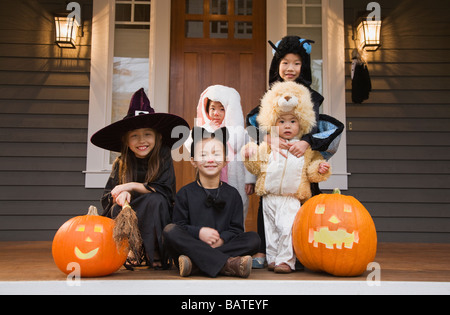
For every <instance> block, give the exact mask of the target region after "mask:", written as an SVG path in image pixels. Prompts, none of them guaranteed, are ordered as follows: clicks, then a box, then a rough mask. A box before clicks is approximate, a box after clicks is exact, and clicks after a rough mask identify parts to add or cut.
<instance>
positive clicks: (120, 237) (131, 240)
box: [113, 205, 142, 257]
mask: <svg viewBox="0 0 450 315" xmlns="http://www.w3.org/2000/svg"><path fill="white" fill-rule="evenodd" d="M114 221H115V226H114V230H113V237H114V240H115V241H116V244H122V243H123V242H124V241H128V244H129V249H130V251H132V252H133V253H134V256H135V257H140V253H141V248H142V238H141V233H140V232H139V227H138V219H137V216H136V213H135V212H134V210H133V209H131V207H130V206H129V205H125V206H124V207H123V208H122V211H121V212H120V213H119V215H118V216H117V217H116V219H115V220H114Z"/></svg>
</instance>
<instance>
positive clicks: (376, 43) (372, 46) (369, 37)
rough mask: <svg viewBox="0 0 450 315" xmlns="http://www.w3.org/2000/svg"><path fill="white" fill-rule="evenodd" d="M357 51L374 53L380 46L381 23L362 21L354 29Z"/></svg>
mask: <svg viewBox="0 0 450 315" xmlns="http://www.w3.org/2000/svg"><path fill="white" fill-rule="evenodd" d="M356 32H357V34H358V38H359V44H360V47H359V49H365V50H367V51H375V50H377V49H378V48H379V47H380V46H381V21H376V20H366V19H363V20H362V21H361V22H360V23H359V24H358V27H357V29H356Z"/></svg>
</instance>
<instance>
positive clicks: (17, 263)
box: [0, 242, 450, 295]
mask: <svg viewBox="0 0 450 315" xmlns="http://www.w3.org/2000/svg"><path fill="white" fill-rule="evenodd" d="M375 261H376V262H377V263H379V264H380V267H381V274H380V276H381V277H380V280H381V283H380V285H379V286H373V284H374V283H373V282H372V283H371V282H370V281H367V279H368V278H370V279H369V280H374V279H373V278H372V277H368V276H369V274H370V271H367V272H366V273H364V274H363V275H362V276H359V277H352V278H341V277H334V276H331V275H327V274H323V273H314V272H311V271H302V272H294V273H291V274H288V275H279V274H275V273H273V272H269V271H267V269H263V270H253V271H252V274H251V276H250V277H249V279H244V280H242V279H238V278H231V277H218V278H216V279H210V278H208V277H204V276H192V277H189V278H181V277H179V276H178V271H177V270H175V269H172V270H168V271H167V270H166V271H157V270H154V269H147V268H136V270H135V271H128V270H126V269H125V268H121V269H120V270H119V271H118V272H116V273H114V274H112V275H110V276H107V277H103V278H93V279H83V280H82V281H81V285H80V286H77V285H75V286H72V285H73V284H74V283H72V285H71V284H70V283H69V282H68V281H66V280H67V276H66V275H65V274H63V273H62V272H61V271H60V270H59V269H58V268H57V267H56V265H55V264H54V262H53V258H52V254H51V242H0V294H15V293H19V294H20V293H26V294H42V293H49V294H52V293H56V294H63V293H64V294H65V293H66V294H79V293H81V294H87V292H89V290H92V291H93V292H101V293H102V294H105V293H106V292H105V291H101V290H104V288H109V290H110V292H111V293H133V294H135V293H144V294H183V295H184V294H238V295H239V294H279V293H280V294H285V293H283V292H286V293H289V292H291V293H292V294H301V293H308V294H314V292H317V293H318V294H320V293H323V294H327V293H331V294H332V293H333V292H335V293H338V294H342V292H343V291H342V290H345V288H348V290H349V291H348V293H356V294H358V293H361V294H365V293H368V294H372V293H374V294H389V293H399V294H404V293H408V292H409V293H419V294H422V293H424V294H427V293H432V294H450V244H409V243H381V244H379V245H378V252H377V256H376V259H375ZM150 280H151V281H150ZM236 283H238V284H239V285H237V286H236ZM127 287H129V288H133V289H132V290H131V291H127V290H126V288H127ZM227 287H229V290H231V291H229V290H227ZM277 287H279V288H280V290H281V291H277V289H276V288H277ZM81 288H83V290H82V289H81ZM102 288H103V289H102ZM151 288H153V289H151ZM326 288H328V291H327V290H326ZM97 290H100V291H97ZM339 290H341V291H340V292H339ZM274 292H275V293H274Z"/></svg>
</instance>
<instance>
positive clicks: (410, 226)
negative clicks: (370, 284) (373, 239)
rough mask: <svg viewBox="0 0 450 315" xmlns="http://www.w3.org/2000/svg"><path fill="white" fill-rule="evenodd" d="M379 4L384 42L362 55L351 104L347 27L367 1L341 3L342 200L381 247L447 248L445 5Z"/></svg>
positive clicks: (449, 181) (449, 130) (448, 6)
mask: <svg viewBox="0 0 450 315" xmlns="http://www.w3.org/2000/svg"><path fill="white" fill-rule="evenodd" d="M378 2H379V3H380V5H381V10H382V19H383V29H382V42H383V43H382V47H381V48H380V49H379V50H378V51H376V52H369V53H368V54H367V56H368V62H369V71H370V75H371V79H372V86H373V90H372V93H371V94H370V99H369V100H368V101H365V102H364V103H363V104H353V103H352V98H351V88H352V85H351V78H350V71H351V53H352V50H353V47H354V42H353V40H352V27H351V25H352V23H353V22H354V21H355V20H356V17H357V16H358V12H359V11H364V10H365V6H366V5H367V3H368V2H365V1H357V0H345V2H344V3H345V24H346V37H347V43H346V63H347V71H346V74H347V86H346V88H347V122H348V123H349V125H348V126H347V128H348V129H347V135H348V148H347V150H348V170H349V172H350V173H351V174H352V175H351V176H350V177H349V188H350V189H349V191H347V192H346V194H350V195H353V196H355V197H356V198H358V199H359V200H360V201H361V202H362V203H363V204H364V205H365V206H366V207H367V208H368V209H369V211H370V212H371V214H372V216H373V217H374V221H375V224H376V227H377V230H378V236H379V239H380V241H394V242H397V241H399V242H450V189H449V188H450V2H449V1H443V0H431V1H410V0H404V1H401V0H396V1H391V0H389V1H378ZM350 126H351V130H350V128H349V127H350Z"/></svg>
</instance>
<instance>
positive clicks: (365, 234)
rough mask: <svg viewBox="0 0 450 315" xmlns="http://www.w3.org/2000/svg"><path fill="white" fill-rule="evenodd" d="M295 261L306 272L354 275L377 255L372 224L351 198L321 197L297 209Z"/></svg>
mask: <svg viewBox="0 0 450 315" xmlns="http://www.w3.org/2000/svg"><path fill="white" fill-rule="evenodd" d="M293 246H294V250H295V253H296V255H297V258H298V259H299V260H300V262H301V263H302V264H303V265H304V266H305V267H306V268H308V269H310V270H313V271H325V272H327V273H330V274H333V275H336V276H357V275H360V274H362V273H364V271H365V270H366V268H367V265H368V264H369V263H370V262H372V261H373V259H374V258H375V255H376V248H377V234H376V229H375V224H374V223H373V220H372V217H371V216H370V214H369V212H368V211H367V210H366V208H365V207H364V206H363V205H362V204H361V203H360V202H359V201H358V200H356V199H355V198H354V197H351V196H343V195H341V194H340V191H338V190H337V191H335V193H334V194H331V195H329V194H321V195H318V196H315V197H313V198H311V199H309V200H308V201H307V202H306V203H305V204H304V205H303V206H302V207H301V209H300V211H299V212H298V214H297V217H296V218H295V222H294V226H293Z"/></svg>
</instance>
